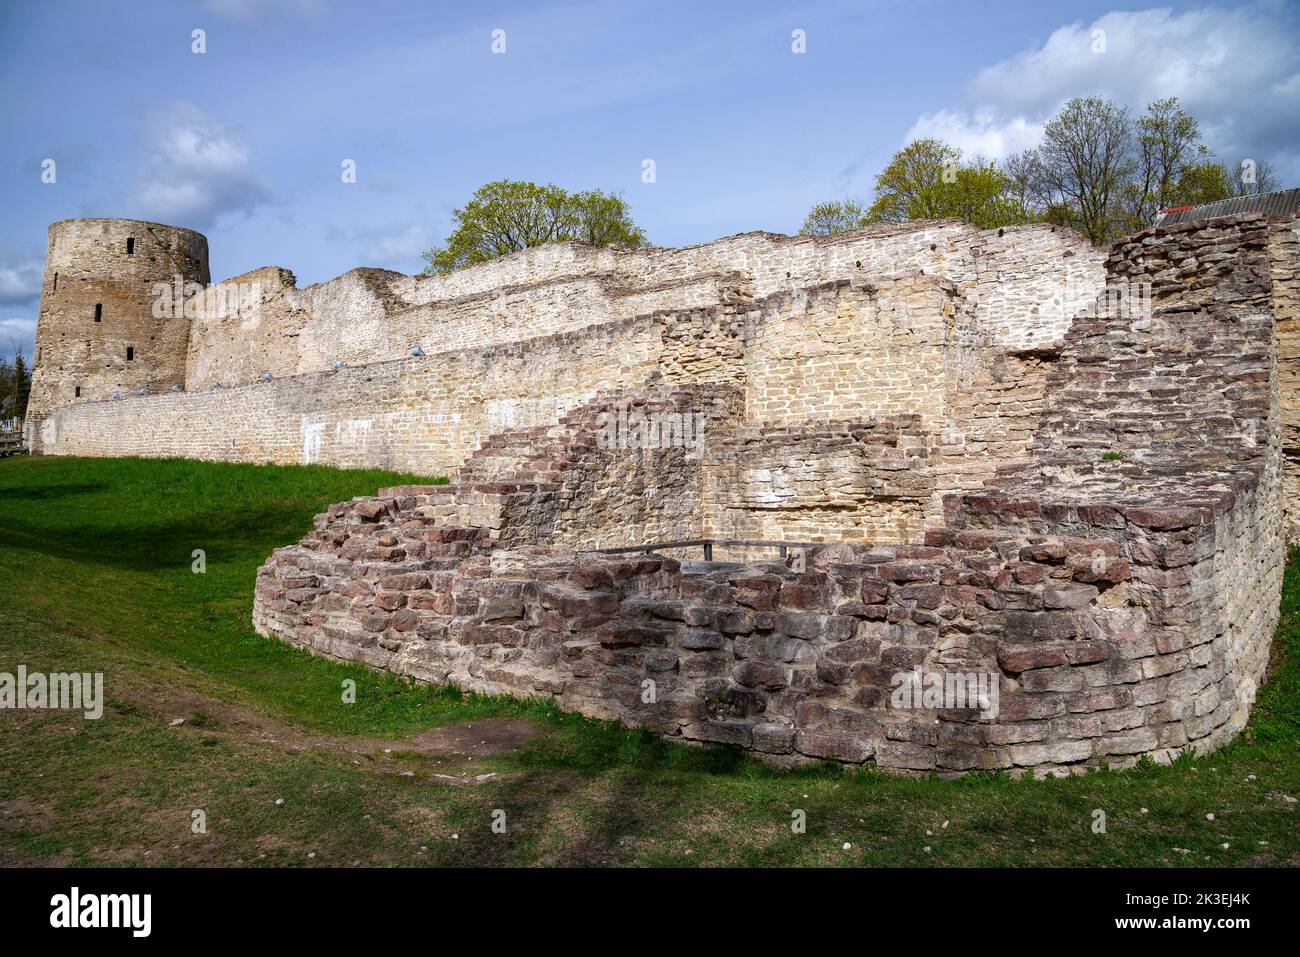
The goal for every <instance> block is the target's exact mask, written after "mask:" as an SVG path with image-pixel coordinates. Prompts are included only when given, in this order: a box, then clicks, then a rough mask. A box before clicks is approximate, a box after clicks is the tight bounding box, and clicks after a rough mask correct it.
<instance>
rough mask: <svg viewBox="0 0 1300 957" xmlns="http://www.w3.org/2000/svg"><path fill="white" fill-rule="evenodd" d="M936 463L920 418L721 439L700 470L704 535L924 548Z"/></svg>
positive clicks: (752, 430)
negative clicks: (922, 541)
mask: <svg viewBox="0 0 1300 957" xmlns="http://www.w3.org/2000/svg"><path fill="white" fill-rule="evenodd" d="M929 455H930V434H929V432H928V431H927V430H926V429H925V427H924V425H923V424H922V420H921V416H919V415H899V416H894V417H890V418H880V419H869V420H866V421H846V420H839V421H829V422H817V421H805V422H799V423H797V424H794V425H757V426H756V425H747V426H745V427H743V428H739V429H731V430H727V431H722V432H718V431H715V432H713V433H711V434H710V435H709V436H707V439H706V441H705V443H704V448H703V458H702V460H701V463H700V471H701V473H702V483H703V488H702V505H703V507H702V512H703V514H704V516H705V520H706V521H705V525H704V528H703V533H704V534H705V535H706V536H707V537H709V538H723V539H739V540H751V541H753V540H757V541H851V542H852V541H856V542H865V541H873V542H904V541H909V540H911V541H916V540H919V539H920V537H921V536H922V535H923V534H924V531H925V522H926V509H927V505H928V504H929V502H930V500H931V498H932V496H933V495H934V493H935V491H936V486H935V475H934V473H933V470H932V469H930V468H929V464H930V462H929ZM768 551H769V552H770V549H769V550H768ZM715 554H716V555H717V557H719V558H721V557H723V556H724V552H722V551H718V552H715ZM733 554H735V552H734V550H731V549H728V550H726V551H725V555H726V556H728V557H730V556H732V555H733ZM740 554H742V555H745V556H747V557H751V558H752V557H754V555H755V554H762V553H761V552H753V551H747V552H741V553H740Z"/></svg>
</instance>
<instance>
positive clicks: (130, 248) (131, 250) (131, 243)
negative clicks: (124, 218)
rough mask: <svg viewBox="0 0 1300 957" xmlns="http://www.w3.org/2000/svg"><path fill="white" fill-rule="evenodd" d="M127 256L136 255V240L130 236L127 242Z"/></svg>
mask: <svg viewBox="0 0 1300 957" xmlns="http://www.w3.org/2000/svg"><path fill="white" fill-rule="evenodd" d="M126 254H127V255H128V256H134V255H135V239H134V238H132V237H130V236H128V237H127V240H126Z"/></svg>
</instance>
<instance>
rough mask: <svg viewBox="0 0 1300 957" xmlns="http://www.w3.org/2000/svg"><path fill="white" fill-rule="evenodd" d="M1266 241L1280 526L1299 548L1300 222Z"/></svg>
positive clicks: (1281, 228)
mask: <svg viewBox="0 0 1300 957" xmlns="http://www.w3.org/2000/svg"><path fill="white" fill-rule="evenodd" d="M1269 240H1270V241H1269V267H1270V269H1271V270H1272V280H1273V303H1272V305H1273V313H1274V316H1275V317H1276V321H1277V362H1278V386H1279V391H1280V393H1281V409H1282V454H1283V471H1282V481H1283V486H1284V493H1283V496H1282V501H1283V506H1284V509H1285V513H1284V523H1285V529H1286V533H1287V537H1288V539H1289V540H1290V541H1291V542H1293V543H1297V544H1300V220H1296V219H1292V220H1291V221H1290V222H1287V223H1281V224H1278V225H1276V226H1274V228H1273V229H1272V231H1271V232H1270V234H1269Z"/></svg>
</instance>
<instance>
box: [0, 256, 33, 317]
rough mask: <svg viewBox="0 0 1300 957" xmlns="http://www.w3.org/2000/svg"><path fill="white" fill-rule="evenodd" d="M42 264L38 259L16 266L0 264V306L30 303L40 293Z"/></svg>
mask: <svg viewBox="0 0 1300 957" xmlns="http://www.w3.org/2000/svg"><path fill="white" fill-rule="evenodd" d="M43 271H44V264H43V263H42V262H41V261H40V260H39V259H33V260H29V261H27V262H21V263H16V264H11V263H0V306H21V305H25V304H27V303H30V302H32V301H33V300H34V299H35V298H36V297H37V295H38V294H39V293H40V291H41V274H42V273H43Z"/></svg>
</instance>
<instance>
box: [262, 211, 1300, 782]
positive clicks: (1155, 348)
mask: <svg viewBox="0 0 1300 957" xmlns="http://www.w3.org/2000/svg"><path fill="white" fill-rule="evenodd" d="M1293 238H1294V234H1293V233H1292V232H1291V229H1290V225H1289V224H1276V223H1270V222H1269V221H1267V220H1265V219H1264V217H1262V216H1258V215H1254V216H1247V217H1240V218H1238V219H1234V220H1228V221H1217V222H1211V223H1190V224H1186V225H1179V226H1174V227H1170V228H1167V229H1161V228H1158V229H1152V230H1148V231H1146V232H1144V233H1141V234H1138V235H1137V236H1135V237H1133V238H1132V239H1130V240H1128V241H1126V242H1123V243H1121V244H1119V245H1117V246H1116V248H1115V249H1114V250H1113V251H1112V252H1111V254H1110V256H1109V257H1108V259H1107V270H1108V280H1109V281H1108V285H1109V286H1110V287H1112V288H1117V289H1124V290H1126V291H1133V290H1134V289H1143V288H1149V289H1150V297H1149V299H1148V298H1147V297H1145V296H1144V295H1139V297H1138V298H1139V301H1140V302H1142V303H1143V308H1142V310H1141V311H1139V312H1136V313H1130V312H1128V311H1126V310H1124V309H1120V310H1118V311H1115V310H1112V309H1111V308H1110V304H1109V303H1108V301H1107V296H1105V295H1103V296H1100V297H1099V298H1098V301H1097V302H1096V303H1094V305H1093V306H1091V307H1090V308H1088V309H1085V310H1083V311H1081V313H1080V315H1079V316H1077V317H1076V318H1075V320H1074V321H1073V322H1072V323H1071V325H1070V327H1069V329H1068V331H1067V332H1066V334H1065V336H1064V337H1063V341H1062V343H1061V345H1060V347H1059V349H1057V350H1055V353H1054V355H1053V356H1052V357H1051V358H1049V359H1047V361H1046V368H1045V369H1041V370H1039V371H1040V372H1041V373H1042V386H1041V388H1039V387H1038V386H1037V385H1033V386H1030V390H1031V392H1033V393H1034V394H1035V395H1037V397H1038V398H1037V400H1036V402H1035V403H1032V405H1033V408H1032V409H1028V408H1026V409H1020V408H1015V406H1017V405H1019V404H1020V403H1018V402H1014V401H1009V402H1008V403H1007V407H1008V409H1013V408H1014V415H1013V418H1015V419H1016V421H1017V422H1018V423H1019V424H1020V426H1021V427H1023V428H1024V429H1026V430H1027V431H1028V432H1029V438H1028V440H1027V442H1026V448H1025V454H1024V455H1017V456H1013V457H1010V458H1007V459H1005V460H1003V461H1002V462H1000V463H998V464H997V465H996V466H995V468H994V469H992V470H991V471H990V472H989V473H988V474H987V475H986V477H985V478H984V480H983V482H982V484H981V487H980V488H979V489H978V490H974V491H969V492H963V491H961V490H954V491H951V492H949V493H948V494H945V495H943V496H942V512H943V513H942V518H941V521H940V523H939V524H937V525H928V523H927V527H925V528H924V529H923V530H919V531H918V530H917V529H915V528H909V529H905V530H904V535H903V537H902V538H901V539H899V538H895V539H893V540H886V541H880V540H874V541H873V540H872V539H871V538H870V536H868V537H867V538H866V540H855V537H856V538H860V537H861V529H858V530H857V531H858V535H857V536H855V535H854V534H853V532H854V529H853V528H852V527H850V525H849V524H848V523H843V524H842V526H841V531H842V532H843V533H844V534H842V535H840V536H837V537H836V539H835V541H834V543H833V544H824V545H814V546H811V547H809V548H807V549H806V550H795V551H792V552H791V553H790V554H789V555H788V556H787V557H786V559H785V560H784V561H777V560H768V561H755V560H749V561H745V562H718V561H704V562H700V561H690V560H681V558H680V557H677V558H675V557H671V555H670V554H668V553H667V550H665V553H663V554H636V553H633V554H616V555H611V554H601V553H597V552H594V551H592V550H591V549H592V548H593V547H594V545H597V544H602V543H605V542H607V541H611V540H619V538H620V536H627V535H629V534H632V535H633V536H641V539H640V540H641V541H642V542H652V541H656V540H660V541H661V540H663V539H665V538H668V539H673V538H679V537H692V536H710V535H715V534H718V533H719V531H722V532H723V533H725V531H726V529H721V530H720V529H719V528H718V527H716V526H717V523H718V522H719V519H720V518H724V517H725V516H727V515H730V514H742V515H749V516H751V517H752V516H753V514H755V513H756V512H761V511H762V510H763V509H767V508H772V507H773V506H777V507H779V506H780V505H781V504H782V502H783V501H784V502H785V504H787V505H790V506H794V507H808V506H813V507H816V508H824V509H827V510H830V511H838V512H839V514H840V515H841V516H847V515H851V514H852V513H853V510H854V509H860V508H862V507H863V506H864V504H865V502H866V501H867V500H873V501H876V502H877V503H880V504H882V505H883V504H885V503H888V502H895V503H899V502H908V501H911V502H913V503H917V504H919V503H923V502H925V501H927V499H928V497H929V496H930V494H931V491H932V489H933V487H934V486H935V485H939V486H940V487H942V486H944V485H946V484H947V483H949V481H950V476H951V473H950V472H948V471H944V470H943V465H942V461H941V460H939V461H934V460H933V459H932V453H933V452H934V443H933V427H932V424H929V425H928V424H927V423H926V422H924V421H923V419H922V418H921V416H920V415H915V414H913V415H906V414H904V415H894V416H870V417H868V416H860V417H849V418H844V417H841V418H838V419H833V420H827V421H824V422H818V421H810V420H806V419H805V420H802V421H801V422H798V423H797V424H796V423H793V422H790V421H772V422H767V423H755V422H753V421H751V420H750V419H749V418H748V416H747V414H746V412H745V411H744V409H745V407H746V406H747V399H746V387H744V386H743V385H742V384H739V383H737V382H733V381H724V380H721V379H719V380H717V381H713V382H708V383H704V382H691V383H677V384H652V385H648V386H643V387H640V388H633V389H618V390H612V391H610V392H607V393H603V394H601V395H599V396H597V397H596V398H595V399H593V400H591V401H590V402H588V403H585V404H584V405H583V406H581V407H579V408H577V409H574V410H572V411H571V412H569V413H568V414H566V415H565V416H563V417H562V418H561V419H560V421H559V423H557V424H556V425H554V426H551V427H549V428H534V429H529V430H519V431H516V432H508V433H503V434H501V435H497V436H494V437H493V438H492V439H491V440H490V441H489V443H488V444H487V445H486V446H484V447H483V448H482V449H480V450H479V451H478V452H476V453H475V454H474V456H472V457H471V458H470V460H469V461H468V462H467V463H466V465H465V466H464V468H463V469H461V470H460V472H459V473H458V474H457V476H456V478H455V479H454V480H453V482H452V484H450V485H443V486H406V487H399V488H393V489H380V490H379V493H378V494H377V495H375V496H363V497H360V498H357V499H354V500H352V501H349V502H341V503H338V504H337V505H334V506H332V507H331V508H330V509H329V510H328V512H326V513H324V514H322V515H320V516H318V517H317V520H316V529H315V531H313V532H311V533H310V534H308V535H307V536H306V537H305V538H304V539H303V540H302V541H301V542H299V543H298V544H296V545H291V546H287V547H285V548H280V549H277V550H276V551H275V552H274V553H273V554H272V556H271V557H270V558H269V559H268V561H267V562H266V564H265V565H264V566H263V567H262V569H260V570H259V575H258V584H257V588H256V599H255V604H254V623H255V625H256V627H257V628H258V630H259V631H260V632H262V633H263V634H267V635H276V636H279V637H281V638H283V639H284V640H286V641H289V642H291V643H294V644H297V645H299V646H302V647H305V648H308V649H310V650H312V651H314V652H316V653H319V654H324V655H328V656H332V657H336V658H341V659H344V660H356V661H362V662H365V663H367V664H369V665H372V666H374V667H380V668H386V669H389V670H393V671H396V672H399V673H403V674H409V675H412V676H414V677H416V678H418V679H420V680H428V681H433V682H439V683H445V682H450V683H453V684H456V685H458V686H460V687H462V688H467V689H474V690H480V691H485V692H489V693H508V694H514V695H520V696H549V697H553V698H554V699H555V700H556V701H557V702H558V703H559V704H560V706H561V707H563V708H566V709H571V710H576V711H580V712H582V713H585V714H590V715H596V716H600V717H606V718H614V719H617V720H619V721H621V722H623V723H625V724H628V725H639V726H643V727H648V728H651V729H653V730H655V731H657V732H659V733H661V734H664V735H667V736H669V737H672V738H675V739H679V740H684V741H694V742H719V743H727V744H732V745H737V746H740V747H744V748H748V749H750V750H752V751H755V752H757V753H759V754H761V755H763V756H764V757H765V758H766V759H768V760H771V761H775V762H778V763H790V762H800V761H808V760H815V759H821V758H829V759H832V760H837V761H842V762H846V763H854V764H860V763H872V764H874V765H875V766H877V767H881V768H885V769H890V770H895V771H901V772H908V773H915V772H931V771H937V772H940V773H945V774H955V773H961V772H965V771H970V770H975V769H1009V770H1013V771H1017V772H1019V771H1032V772H1033V773H1036V774H1049V773H1071V772H1072V771H1075V770H1079V769H1085V768H1088V767H1095V766H1098V765H1101V764H1109V765H1111V766H1124V765H1129V764H1132V763H1134V762H1136V761H1137V760H1138V758H1139V757H1140V756H1142V755H1151V756H1154V757H1155V758H1156V759H1158V760H1169V759H1170V758H1171V757H1172V756H1173V755H1175V754H1177V753H1178V752H1179V751H1181V750H1182V749H1185V748H1192V749H1195V750H1197V751H1206V750H1211V749H1213V748H1216V747H1218V746H1220V745H1222V744H1223V743H1225V742H1226V741H1227V740H1229V739H1230V738H1231V737H1232V736H1233V735H1234V734H1235V733H1236V732H1237V731H1239V730H1240V729H1241V727H1242V726H1243V725H1244V723H1245V721H1246V720H1247V717H1248V715H1249V709H1250V706H1251V704H1252V702H1253V700H1254V697H1255V691H1256V688H1257V686H1258V683H1259V682H1260V681H1262V680H1263V679H1264V677H1265V669H1266V664H1267V658H1268V649H1269V644H1270V640H1271V638H1272V634H1273V630H1274V628H1275V626H1276V623H1277V615H1278V598H1279V594H1280V588H1281V575H1282V564H1283V534H1282V532H1283V529H1282V511H1281V494H1282V444H1283V441H1282V428H1281V422H1282V408H1281V402H1280V397H1281V394H1280V388H1279V386H1280V381H1281V379H1282V375H1281V374H1280V373H1279V341H1278V336H1277V329H1276V326H1277V318H1276V317H1277V316H1278V315H1280V314H1281V312H1282V311H1285V310H1286V309H1290V308H1292V307H1293V306H1294V305H1295V300H1294V290H1293V289H1290V288H1289V287H1288V285H1287V282H1288V280H1287V278H1286V277H1287V276H1288V275H1290V273H1289V268H1290V267H1287V266H1284V267H1283V268H1281V269H1278V268H1277V263H1278V261H1279V259H1280V258H1285V257H1284V256H1283V255H1282V247H1283V246H1284V245H1285V244H1286V243H1289V242H1292V241H1293ZM1279 244H1281V245H1279ZM1133 284H1136V285H1133ZM848 288H849V289H853V288H854V286H853V284H852V283H850V284H849V285H848ZM1279 310H1281V311H1279ZM809 311H810V312H813V313H814V314H815V313H816V311H817V310H816V309H810V310H809ZM811 338H814V337H810V339H811ZM994 365H996V363H994ZM1005 372H1006V370H1004V374H1005ZM1022 385H1023V384H1022ZM933 398H934V397H933V396H931V399H933ZM626 406H631V407H633V408H635V409H637V410H639V411H640V412H642V413H643V414H645V415H663V414H665V413H674V412H681V411H684V410H691V411H693V412H694V413H695V414H698V415H700V416H702V417H703V419H704V420H705V421H706V422H707V423H708V426H709V427H708V429H707V432H706V436H707V437H706V439H705V441H704V444H703V450H702V452H701V454H699V455H696V456H692V455H691V454H689V450H686V449H679V448H675V447H669V448H638V449H627V448H620V447H616V446H615V447H612V446H610V444H609V443H608V442H604V443H602V442H601V441H599V440H598V436H599V435H600V434H601V429H603V428H604V423H607V422H608V415H609V413H610V411H611V410H612V409H615V408H623V407H626ZM781 470H784V471H783V472H781ZM778 473H780V474H781V475H782V476H783V477H782V478H780V479H779V480H775V477H776V476H777V475H778ZM701 502H702V503H703V508H701V507H700V504H701ZM895 514H896V513H895ZM629 529H632V530H633V531H632V532H631V533H629ZM716 557H717V556H716V554H715V558H716ZM909 675H915V676H916V681H917V685H916V691H915V695H914V696H911V695H909V696H904V697H903V698H902V699H899V697H898V694H897V693H898V691H899V690H900V688H902V687H905V686H906V685H907V682H906V681H903V682H900V680H899V679H900V678H902V679H906V678H907V676H909ZM976 676H986V677H987V678H988V679H989V682H990V683H989V686H990V687H992V688H994V689H996V694H995V695H990V694H987V693H986V694H985V695H983V696H982V697H980V698H979V699H978V701H976V702H974V703H975V704H976V705H977V706H972V699H973V698H974V697H975V690H974V688H975V686H974V683H973V682H972V679H973V678H974V677H976ZM936 677H937V678H938V683H937V687H938V688H939V689H940V692H941V694H940V695H939V696H938V697H934V698H931V697H930V696H929V693H930V691H931V690H932V689H933V688H934V687H936V685H933V684H931V679H933V678H936ZM923 687H924V688H925V689H927V690H926V693H925V694H924V695H923V694H922V690H921V689H922V688H923ZM954 688H955V689H965V692H964V694H965V695H966V697H963V696H962V693H959V694H958V696H957V698H956V700H955V701H953V700H949V699H950V697H951V694H950V693H949V695H948V696H944V695H943V694H942V692H943V691H944V689H954Z"/></svg>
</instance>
